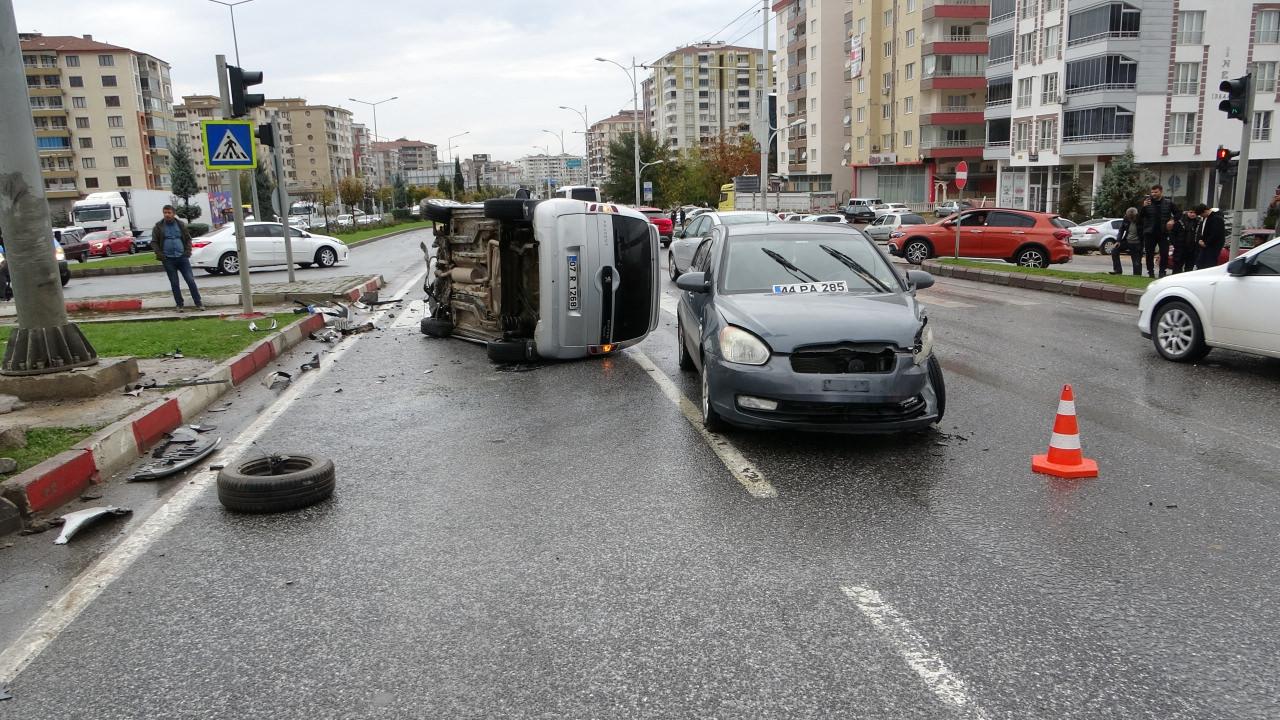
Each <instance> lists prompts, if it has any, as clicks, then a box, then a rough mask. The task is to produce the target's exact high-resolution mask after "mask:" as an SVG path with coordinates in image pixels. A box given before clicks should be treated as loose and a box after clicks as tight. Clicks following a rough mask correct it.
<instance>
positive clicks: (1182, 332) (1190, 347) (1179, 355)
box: [1151, 300, 1212, 362]
mask: <svg viewBox="0 0 1280 720" xmlns="http://www.w3.org/2000/svg"><path fill="white" fill-rule="evenodd" d="M1151 341H1152V342H1153V343H1154V344H1155V346H1156V352H1158V353H1160V356H1161V357H1163V358H1164V359H1165V360H1172V361H1173V362H1196V361H1198V360H1203V359H1204V356H1205V355H1208V354H1209V351H1210V350H1212V348H1210V347H1209V346H1208V344H1206V343H1205V341H1204V326H1203V325H1201V324H1200V316H1199V315H1197V314H1196V311H1195V308H1193V307H1191V306H1190V305H1188V304H1187V303H1185V302H1183V301H1181V300H1174V301H1173V302H1169V303H1165V304H1164V305H1161V306H1160V307H1159V308H1157V309H1156V311H1155V314H1154V315H1152V316H1151Z"/></svg>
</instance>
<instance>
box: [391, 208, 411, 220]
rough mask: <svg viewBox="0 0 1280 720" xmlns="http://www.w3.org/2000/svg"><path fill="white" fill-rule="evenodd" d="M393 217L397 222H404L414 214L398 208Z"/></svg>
mask: <svg viewBox="0 0 1280 720" xmlns="http://www.w3.org/2000/svg"><path fill="white" fill-rule="evenodd" d="M391 216H392V217H394V218H395V219H396V220H400V221H404V220H408V219H409V218H412V217H413V213H412V212H409V208H396V209H395V210H392V211H391Z"/></svg>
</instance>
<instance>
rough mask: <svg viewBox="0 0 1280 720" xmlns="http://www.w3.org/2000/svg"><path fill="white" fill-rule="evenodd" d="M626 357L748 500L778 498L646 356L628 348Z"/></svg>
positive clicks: (639, 351)
mask: <svg viewBox="0 0 1280 720" xmlns="http://www.w3.org/2000/svg"><path fill="white" fill-rule="evenodd" d="M626 354H627V356H628V357H630V358H631V359H632V360H634V361H635V362H636V364H637V365H639V366H640V368H641V369H642V370H644V371H645V372H646V373H648V374H649V377H650V378H652V379H653V381H654V382H655V383H657V384H658V387H659V388H660V389H661V390H662V394H663V395H666V396H667V399H668V400H670V401H671V402H673V403H675V405H676V407H678V408H679V409H680V413H681V414H682V415H684V417H685V419H686V420H688V421H689V424H690V425H692V426H693V428H694V429H695V430H697V431H698V433H699V434H700V435H702V439H703V440H704V441H706V443H707V445H708V446H710V447H711V450H712V451H713V452H714V453H715V454H716V456H717V457H719V458H720V462H722V463H724V466H725V468H727V469H728V470H729V472H730V473H731V474H732V475H733V478H734V479H735V480H737V481H738V482H739V483H740V484H741V485H742V487H744V488H746V489H747V492H749V493H751V495H752V497H758V498H775V497H778V491H777V490H776V489H775V488H774V487H773V485H771V484H770V483H769V481H768V480H767V479H765V476H764V474H763V473H761V472H760V471H759V470H758V469H756V467H755V466H754V465H752V464H751V462H750V461H749V460H747V458H746V457H745V456H744V455H743V454H742V453H741V452H740V451H739V450H738V448H736V447H734V445H733V443H731V442H729V441H728V440H727V439H725V438H724V437H723V436H722V435H720V434H718V433H713V432H711V431H709V430H707V429H706V428H705V427H704V426H703V425H702V413H701V412H700V411H699V410H698V408H697V407H696V406H695V405H694V404H693V403H692V402H691V401H690V400H689V398H687V397H685V396H684V393H682V392H680V388H678V387H676V385H675V383H673V382H671V378H669V377H667V375H666V373H664V372H662V370H661V369H659V368H658V366H657V365H654V364H653V361H652V360H650V359H649V356H648V355H645V354H644V351H643V350H640V349H639V348H630V349H628V350H627V351H626Z"/></svg>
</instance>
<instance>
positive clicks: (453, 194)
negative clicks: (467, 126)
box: [445, 130, 471, 200]
mask: <svg viewBox="0 0 1280 720" xmlns="http://www.w3.org/2000/svg"><path fill="white" fill-rule="evenodd" d="M470 132H471V131H470V130H467V131H466V132H460V133H458V134H457V135H450V136H449V138H448V140H446V141H445V147H446V148H447V149H446V151H445V153H446V154H447V155H448V156H449V165H450V168H449V170H450V173H451V174H450V175H449V199H450V200H457V199H458V188H456V187H454V185H453V175H452V171H453V167H452V166H453V139H454V138H460V137H462V136H463V135H466V134H468V133H470Z"/></svg>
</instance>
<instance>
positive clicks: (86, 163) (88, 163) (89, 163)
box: [80, 157, 97, 170]
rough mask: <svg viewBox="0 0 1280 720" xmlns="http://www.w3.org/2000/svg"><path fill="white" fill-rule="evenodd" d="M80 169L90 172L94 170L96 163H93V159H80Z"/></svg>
mask: <svg viewBox="0 0 1280 720" xmlns="http://www.w3.org/2000/svg"><path fill="white" fill-rule="evenodd" d="M80 167H82V168H84V169H85V170H92V169H94V168H95V167H97V163H96V161H95V160H94V159H93V158H91V157H89V158H80Z"/></svg>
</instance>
